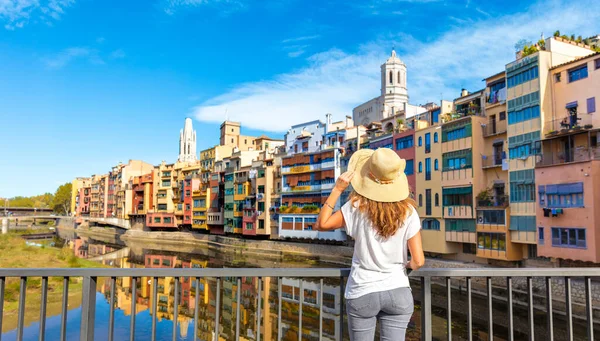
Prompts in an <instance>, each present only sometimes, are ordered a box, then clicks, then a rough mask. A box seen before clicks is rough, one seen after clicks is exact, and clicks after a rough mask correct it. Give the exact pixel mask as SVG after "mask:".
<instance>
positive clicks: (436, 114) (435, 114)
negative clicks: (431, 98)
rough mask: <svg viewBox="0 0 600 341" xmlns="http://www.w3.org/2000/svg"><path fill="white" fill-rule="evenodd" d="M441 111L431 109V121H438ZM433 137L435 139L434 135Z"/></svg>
mask: <svg viewBox="0 0 600 341" xmlns="http://www.w3.org/2000/svg"><path fill="white" fill-rule="evenodd" d="M441 112H442V111H441V110H440V109H436V110H434V111H432V112H431V122H433V123H438V122H439V121H440V114H441ZM436 134H437V133H436ZM434 139H435V137H434ZM435 142H437V140H435Z"/></svg>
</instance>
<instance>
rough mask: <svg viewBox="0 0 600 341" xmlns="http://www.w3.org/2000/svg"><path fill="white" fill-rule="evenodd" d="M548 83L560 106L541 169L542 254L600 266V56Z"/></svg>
mask: <svg viewBox="0 0 600 341" xmlns="http://www.w3.org/2000/svg"><path fill="white" fill-rule="evenodd" d="M548 78H549V81H548V82H550V83H551V93H552V97H553V104H554V106H553V110H552V112H551V113H547V115H546V116H545V117H544V122H543V130H542V136H543V140H542V141H541V143H542V150H543V153H542V154H541V157H539V158H538V159H537V161H538V162H537V163H536V169H535V180H536V185H537V188H536V190H537V200H536V202H535V204H534V205H535V206H536V222H537V225H536V227H537V231H536V232H537V233H536V239H537V245H538V249H537V253H538V255H539V256H543V257H549V258H551V259H562V260H572V261H581V262H594V263H600V245H598V244H597V240H598V236H597V234H599V232H598V231H597V227H598V226H600V212H599V211H598V210H597V209H596V208H597V207H598V205H599V202H600V201H599V200H600V195H599V194H598V193H597V192H598V191H596V190H594V189H597V188H599V186H600V133H599V127H600V118H598V117H597V116H596V115H597V110H596V98H598V96H600V54H598V53H596V54H593V55H590V56H587V57H585V58H580V59H577V60H574V61H571V62H567V63H563V64H560V65H556V66H554V67H553V68H551V69H550V74H549V77H548Z"/></svg>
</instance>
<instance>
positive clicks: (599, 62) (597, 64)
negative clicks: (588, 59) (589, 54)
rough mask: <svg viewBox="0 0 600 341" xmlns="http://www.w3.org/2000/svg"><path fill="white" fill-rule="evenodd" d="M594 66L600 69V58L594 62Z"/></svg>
mask: <svg viewBox="0 0 600 341" xmlns="http://www.w3.org/2000/svg"><path fill="white" fill-rule="evenodd" d="M594 65H595V68H596V70H598V69H600V58H598V59H596V60H594Z"/></svg>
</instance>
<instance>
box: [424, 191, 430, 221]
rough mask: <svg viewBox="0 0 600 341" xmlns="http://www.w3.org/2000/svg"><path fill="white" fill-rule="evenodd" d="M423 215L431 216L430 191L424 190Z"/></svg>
mask: <svg viewBox="0 0 600 341" xmlns="http://www.w3.org/2000/svg"><path fill="white" fill-rule="evenodd" d="M425 215H431V190H430V189H426V190H425Z"/></svg>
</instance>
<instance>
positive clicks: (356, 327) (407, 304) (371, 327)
mask: <svg viewBox="0 0 600 341" xmlns="http://www.w3.org/2000/svg"><path fill="white" fill-rule="evenodd" d="M414 308H415V306H414V301H413V296H412V290H411V289H410V288H398V289H393V290H388V291H381V292H374V293H370V294H366V295H364V296H361V297H358V298H353V299H349V300H346V311H347V312H348V332H349V333H350V341H372V340H373V339H375V325H376V324H377V320H379V324H380V335H381V340H382V341H383V340H385V341H404V338H405V336H406V327H407V326H408V322H409V321H410V317H411V316H412V313H413V311H414Z"/></svg>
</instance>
